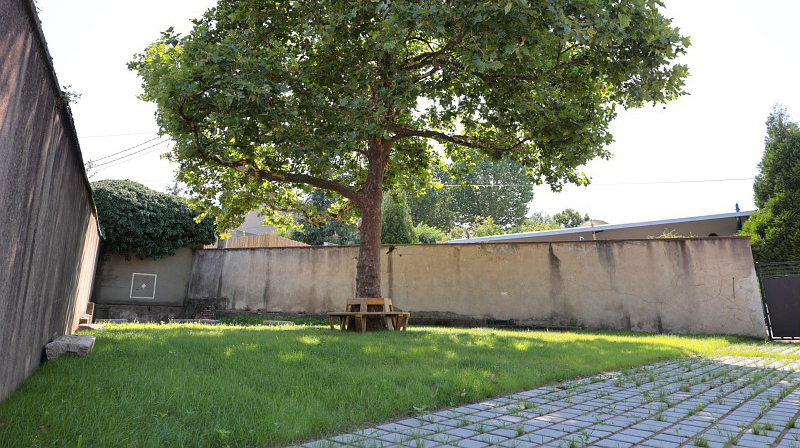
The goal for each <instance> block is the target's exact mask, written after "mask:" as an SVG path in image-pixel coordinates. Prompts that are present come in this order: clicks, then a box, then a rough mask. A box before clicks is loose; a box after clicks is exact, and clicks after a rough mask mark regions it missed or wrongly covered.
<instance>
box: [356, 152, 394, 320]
mask: <svg viewBox="0 0 800 448" xmlns="http://www.w3.org/2000/svg"><path fill="white" fill-rule="evenodd" d="M391 147H392V143H391V141H390V140H385V139H378V138H371V139H370V148H369V151H368V152H367V159H368V161H369V166H368V171H367V181H366V184H365V186H364V189H363V190H361V191H360V192H359V193H360V194H359V200H358V201H357V202H356V206H357V207H358V209H359V211H360V212H361V243H360V245H359V248H358V263H357V264H356V298H361V297H381V215H382V209H381V204H382V201H383V178H384V174H385V172H386V165H387V163H388V160H389V153H390V151H391ZM368 311H381V310H377V309H376V310H373V309H369V310H368ZM351 327H354V325H351ZM385 328H386V321H385V319H382V318H380V317H374V318H369V319H368V320H367V329H368V330H377V329H385Z"/></svg>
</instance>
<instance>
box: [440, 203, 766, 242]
mask: <svg viewBox="0 0 800 448" xmlns="http://www.w3.org/2000/svg"><path fill="white" fill-rule="evenodd" d="M754 211H755V210H750V211H745V212H733V213H722V214H718V215H704V216H690V217H686V218H673V219H662V220H659V221H642V222H631V223H626V224H605V225H599V226H598V225H595V226H594V227H571V228H568V229H556V230H540V231H537V232H522V233H509V234H506V235H492V236H481V237H477V238H461V239H457V240H451V241H448V243H482V242H493V241H505V240H516V239H520V238H530V237H541V236H552V235H568V234H571V233H585V232H588V231H590V232H600V231H604V230H615V229H629V228H635V227H647V226H663V225H670V224H677V223H682V222H692V221H710V220H713V219H725V218H740V217H741V218H743V217H749V216H750V215H752V214H753V212H754Z"/></svg>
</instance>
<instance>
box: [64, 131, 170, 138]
mask: <svg viewBox="0 0 800 448" xmlns="http://www.w3.org/2000/svg"><path fill="white" fill-rule="evenodd" d="M143 134H158V131H149V132H130V133H127V134H104V135H82V136H79V137H78V138H105V137H125V136H128V135H143Z"/></svg>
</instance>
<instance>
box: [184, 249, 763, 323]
mask: <svg viewBox="0 0 800 448" xmlns="http://www.w3.org/2000/svg"><path fill="white" fill-rule="evenodd" d="M382 252H383V260H382V270H383V272H382V285H383V293H384V295H385V296H386V297H390V298H391V299H392V300H393V301H394V303H395V305H396V306H398V307H399V308H401V309H403V310H407V311H411V312H412V320H413V317H414V315H418V316H419V315H437V314H446V315H448V316H452V317H458V316H462V317H472V318H474V317H480V318H495V319H509V318H513V319H515V320H517V321H518V322H521V323H525V324H531V325H563V324H573V325H574V324H578V325H583V326H585V327H586V328H597V329H599V328H603V329H615V330H636V331H646V332H668V333H710V334H733V335H751V336H763V335H764V334H765V331H766V330H765V326H764V319H763V312H762V308H761V302H760V297H759V290H758V282H757V279H756V273H755V269H754V266H753V258H752V254H751V252H750V245H749V239H748V238H746V237H728V238H698V239H654V240H623V241H587V242H558V243H494V244H446V245H397V246H384V247H383V251H382ZM357 253H358V248H357V247H292V248H275V249H225V250H202V251H198V252H197V253H196V255H195V265H194V269H193V271H192V280H191V282H190V287H189V297H190V298H193V299H203V298H225V299H227V303H228V304H229V306H230V307H232V308H236V309H245V308H246V309H252V310H265V311H273V312H292V313H294V312H307V313H324V312H326V311H331V310H342V309H344V303H345V299H347V298H351V297H353V296H354V293H355V280H354V278H355V266H356V258H357Z"/></svg>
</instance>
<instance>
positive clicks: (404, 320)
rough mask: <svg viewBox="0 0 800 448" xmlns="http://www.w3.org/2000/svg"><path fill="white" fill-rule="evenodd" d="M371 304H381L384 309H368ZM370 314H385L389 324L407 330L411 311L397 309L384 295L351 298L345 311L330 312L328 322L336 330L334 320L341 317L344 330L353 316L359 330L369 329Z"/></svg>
mask: <svg viewBox="0 0 800 448" xmlns="http://www.w3.org/2000/svg"><path fill="white" fill-rule="evenodd" d="M369 306H373V307H375V306H381V307H383V310H381V311H367V310H368V307H369ZM368 316H383V317H385V318H386V319H387V321H388V322H387V324H388V323H389V322H391V325H392V327H393V328H394V329H395V330H406V329H407V328H408V319H409V318H410V317H411V313H409V312H407V311H401V310H397V309H395V308H394V306H393V305H392V300H391V299H387V298H383V297H369V298H360V299H349V300H347V305H346V308H345V311H331V312H330V313H328V323H329V324H330V326H331V330H335V329H336V328H335V327H334V320H335V319H339V328H340V329H342V330H344V329H345V328H346V326H347V323H348V322H349V321H351V318H352V322H353V324H355V328H356V329H357V330H358V331H367V317H368Z"/></svg>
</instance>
